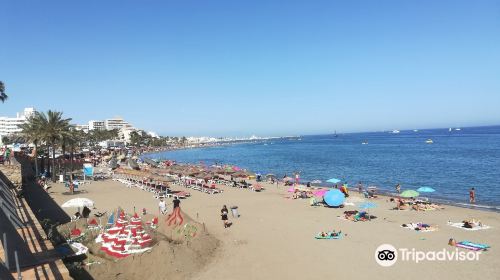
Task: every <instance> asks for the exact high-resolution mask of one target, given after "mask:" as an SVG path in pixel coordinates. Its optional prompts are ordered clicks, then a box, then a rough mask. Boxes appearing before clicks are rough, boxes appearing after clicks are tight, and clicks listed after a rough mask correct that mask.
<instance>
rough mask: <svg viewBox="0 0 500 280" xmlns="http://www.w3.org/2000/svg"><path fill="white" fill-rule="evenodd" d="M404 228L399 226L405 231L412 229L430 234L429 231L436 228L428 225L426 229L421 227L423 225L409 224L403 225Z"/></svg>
mask: <svg viewBox="0 0 500 280" xmlns="http://www.w3.org/2000/svg"><path fill="white" fill-rule="evenodd" d="M404 225H406V226H403V225H401V227H402V228H407V229H412V230H415V231H418V232H431V231H436V230H437V227H436V226H432V225H429V226H428V227H423V226H422V225H424V223H409V224H404Z"/></svg>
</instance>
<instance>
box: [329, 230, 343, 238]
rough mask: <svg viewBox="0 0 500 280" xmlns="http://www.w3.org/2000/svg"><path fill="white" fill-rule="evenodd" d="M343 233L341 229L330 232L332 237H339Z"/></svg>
mask: <svg viewBox="0 0 500 280" xmlns="http://www.w3.org/2000/svg"><path fill="white" fill-rule="evenodd" d="M341 234H342V231H341V230H340V231H339V232H335V230H333V231H331V232H330V237H338V236H340V235H341Z"/></svg>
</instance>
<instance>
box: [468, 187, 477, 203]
mask: <svg viewBox="0 0 500 280" xmlns="http://www.w3.org/2000/svg"><path fill="white" fill-rule="evenodd" d="M469 202H470V203H476V190H475V189H474V188H471V189H470V191H469Z"/></svg>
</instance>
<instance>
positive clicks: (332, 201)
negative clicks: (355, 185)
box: [323, 189, 345, 207]
mask: <svg viewBox="0 0 500 280" xmlns="http://www.w3.org/2000/svg"><path fill="white" fill-rule="evenodd" d="M323 199H324V200H325V203H326V204H327V205H328V206H333V207H338V206H340V205H342V204H343V203H344V201H345V196H344V194H343V193H342V192H341V191H340V190H337V189H333V190H329V191H328V192H326V193H325V196H323Z"/></svg>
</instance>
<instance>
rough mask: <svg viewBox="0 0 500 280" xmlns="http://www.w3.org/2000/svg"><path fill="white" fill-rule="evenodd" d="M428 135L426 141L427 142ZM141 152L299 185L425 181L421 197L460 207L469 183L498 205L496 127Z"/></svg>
mask: <svg viewBox="0 0 500 280" xmlns="http://www.w3.org/2000/svg"><path fill="white" fill-rule="evenodd" d="M427 139H432V140H433V143H432V144H427V143H426V140H427ZM362 142H367V143H368V144H362ZM148 157H150V158H157V159H167V158H168V159H173V160H176V161H178V162H184V163H200V162H203V163H204V164H207V165H211V164H214V163H217V164H231V165H237V166H239V167H242V168H246V169H249V170H252V171H254V172H259V173H262V174H268V173H273V174H276V175H278V177H282V176H283V175H284V174H287V175H289V176H292V175H293V173H294V172H296V171H300V174H301V176H300V177H301V182H303V183H306V182H308V181H312V180H321V181H326V180H328V179H329V178H339V179H342V180H345V181H346V182H348V183H349V184H350V185H355V184H357V183H358V182H360V181H361V182H362V183H363V184H364V185H365V186H366V185H374V186H377V187H379V189H380V190H382V191H385V192H389V193H391V192H394V187H395V185H396V184H398V183H399V184H401V186H402V189H403V190H405V189H417V188H418V187H421V186H430V187H432V188H434V189H436V192H434V193H430V194H429V193H426V194H425V196H426V197H429V198H431V199H434V200H436V201H441V202H450V203H454V204H458V205H462V206H467V204H468V191H469V189H470V188H471V187H475V189H476V204H477V206H476V207H480V208H485V209H491V210H499V209H500V126H489V127H469V128H461V129H460V130H455V129H453V130H451V131H450V130H449V129H448V128H443V129H423V130H418V131H413V130H409V131H401V132H400V133H397V134H396V133H390V132H373V133H351V134H337V135H334V134H332V135H311V136H302V137H300V138H298V139H273V140H266V141H260V142H256V143H246V144H234V145H227V146H217V147H210V148H199V149H187V150H177V151H170V152H164V153H159V154H150V155H148Z"/></svg>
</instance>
